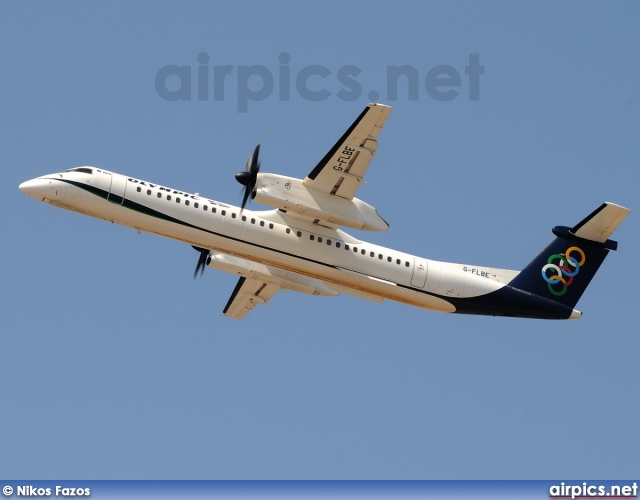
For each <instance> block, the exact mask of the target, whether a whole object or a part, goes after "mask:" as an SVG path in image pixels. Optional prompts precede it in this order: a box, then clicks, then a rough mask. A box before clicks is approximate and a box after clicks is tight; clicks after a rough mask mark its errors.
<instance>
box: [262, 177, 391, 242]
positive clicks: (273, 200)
mask: <svg viewBox="0 0 640 500" xmlns="http://www.w3.org/2000/svg"><path fill="white" fill-rule="evenodd" d="M252 196H253V199H255V200H256V201H257V202H260V203H264V204H265V205H269V206H270V207H275V208H279V209H281V210H286V211H287V212H293V213H296V214H300V215H304V216H305V217H309V218H311V219H317V220H319V221H322V222H327V223H329V224H337V225H339V226H345V227H351V228H354V229H363V230H365V231H387V230H388V229H389V224H387V223H386V222H385V220H384V219H383V218H382V217H380V216H379V215H378V212H377V211H376V209H375V208H374V207H372V206H371V205H369V204H368V203H365V202H364V201H362V200H359V199H358V198H354V199H353V200H347V199H345V198H341V197H339V196H334V195H331V194H326V193H322V192H320V191H316V190H315V189H309V188H307V187H306V186H305V185H304V184H303V183H302V181H301V180H300V179H294V178H291V177H284V176H282V175H276V174H258V178H257V182H256V189H255V191H254V193H253V195H252Z"/></svg>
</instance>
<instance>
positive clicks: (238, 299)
mask: <svg viewBox="0 0 640 500" xmlns="http://www.w3.org/2000/svg"><path fill="white" fill-rule="evenodd" d="M278 290H281V288H280V287H279V286H278V285H274V284H273V283H267V282H266V281H263V280H257V279H251V278H245V277H244V276H241V277H240V279H239V280H238V284H237V285H236V287H235V289H234V290H233V293H232V294H231V297H230V298H229V302H227V305H226V307H225V308H224V311H223V314H224V315H225V316H229V317H230V318H234V319H242V318H244V317H245V316H246V315H247V313H249V311H251V309H253V308H254V307H255V306H256V305H257V304H268V303H269V299H270V298H271V297H273V296H274V295H275V294H276V292H278Z"/></svg>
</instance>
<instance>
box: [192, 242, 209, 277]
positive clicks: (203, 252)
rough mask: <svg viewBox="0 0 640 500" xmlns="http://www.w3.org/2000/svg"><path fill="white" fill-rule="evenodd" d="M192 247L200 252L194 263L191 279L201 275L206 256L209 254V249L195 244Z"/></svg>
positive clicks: (205, 263)
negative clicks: (196, 261) (194, 267)
mask: <svg viewBox="0 0 640 500" xmlns="http://www.w3.org/2000/svg"><path fill="white" fill-rule="evenodd" d="M192 246H193V245H192ZM193 248H194V249H195V250H197V251H198V252H200V257H198V263H197V264H196V270H195V271H194V273H193V279H194V280H195V279H196V278H197V277H198V275H199V276H202V273H204V268H205V267H206V266H207V257H208V256H209V250H207V249H206V248H200V247H196V246H193Z"/></svg>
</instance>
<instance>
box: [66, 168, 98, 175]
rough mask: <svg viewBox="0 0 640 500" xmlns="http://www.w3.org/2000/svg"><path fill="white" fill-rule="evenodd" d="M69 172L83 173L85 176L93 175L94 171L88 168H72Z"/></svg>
mask: <svg viewBox="0 0 640 500" xmlns="http://www.w3.org/2000/svg"><path fill="white" fill-rule="evenodd" d="M67 172H82V173H83V174H93V170H92V169H90V168H87V167H78V168H70V169H69V170H67Z"/></svg>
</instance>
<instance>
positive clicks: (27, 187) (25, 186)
mask: <svg viewBox="0 0 640 500" xmlns="http://www.w3.org/2000/svg"><path fill="white" fill-rule="evenodd" d="M37 185H38V180H37V179H31V180H28V181H25V182H23V183H22V184H20V185H19V186H18V188H20V191H22V192H23V193H24V194H29V193H31V191H32V190H34V189H36V187H37Z"/></svg>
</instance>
